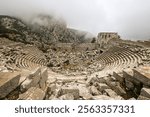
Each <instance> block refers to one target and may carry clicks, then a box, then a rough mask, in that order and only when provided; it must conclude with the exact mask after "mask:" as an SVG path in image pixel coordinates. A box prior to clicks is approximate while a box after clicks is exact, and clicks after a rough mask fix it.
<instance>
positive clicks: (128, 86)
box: [125, 80, 134, 90]
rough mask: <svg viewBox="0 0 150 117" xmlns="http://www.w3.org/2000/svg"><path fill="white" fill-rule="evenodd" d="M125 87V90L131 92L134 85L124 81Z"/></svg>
mask: <svg viewBox="0 0 150 117" xmlns="http://www.w3.org/2000/svg"><path fill="white" fill-rule="evenodd" d="M125 85H126V89H127V90H133V89H134V84H133V83H132V82H130V81H128V80H125Z"/></svg>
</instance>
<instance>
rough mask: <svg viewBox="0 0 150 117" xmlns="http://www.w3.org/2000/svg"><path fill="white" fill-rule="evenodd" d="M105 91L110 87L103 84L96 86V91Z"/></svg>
mask: <svg viewBox="0 0 150 117" xmlns="http://www.w3.org/2000/svg"><path fill="white" fill-rule="evenodd" d="M105 89H110V87H109V86H108V85H106V84H104V83H99V84H98V90H99V91H100V92H102V91H104V90H105Z"/></svg>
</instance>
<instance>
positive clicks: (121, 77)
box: [113, 72, 124, 84]
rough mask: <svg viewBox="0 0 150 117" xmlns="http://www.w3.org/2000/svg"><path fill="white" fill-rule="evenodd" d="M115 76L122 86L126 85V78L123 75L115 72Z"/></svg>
mask: <svg viewBox="0 0 150 117" xmlns="http://www.w3.org/2000/svg"><path fill="white" fill-rule="evenodd" d="M113 76H114V77H115V78H116V79H117V80H118V81H119V82H120V83H121V84H122V83H124V77H123V74H118V73H116V72H113Z"/></svg>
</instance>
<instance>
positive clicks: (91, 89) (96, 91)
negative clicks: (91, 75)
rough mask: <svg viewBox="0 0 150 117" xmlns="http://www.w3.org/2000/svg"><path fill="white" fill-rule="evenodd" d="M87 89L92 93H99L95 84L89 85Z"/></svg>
mask: <svg viewBox="0 0 150 117" xmlns="http://www.w3.org/2000/svg"><path fill="white" fill-rule="evenodd" d="M89 90H90V93H91V94H92V95H100V94H101V92H99V91H98V90H97V88H96V87H95V86H90V87H89Z"/></svg>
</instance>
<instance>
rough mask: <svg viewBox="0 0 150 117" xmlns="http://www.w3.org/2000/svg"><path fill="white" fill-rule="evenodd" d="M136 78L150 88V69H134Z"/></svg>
mask: <svg viewBox="0 0 150 117" xmlns="http://www.w3.org/2000/svg"><path fill="white" fill-rule="evenodd" d="M133 71H134V77H135V78H136V79H137V80H139V81H140V82H142V83H143V84H144V85H146V86H150V67H143V68H139V69H134V70H133Z"/></svg>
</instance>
